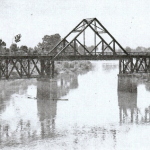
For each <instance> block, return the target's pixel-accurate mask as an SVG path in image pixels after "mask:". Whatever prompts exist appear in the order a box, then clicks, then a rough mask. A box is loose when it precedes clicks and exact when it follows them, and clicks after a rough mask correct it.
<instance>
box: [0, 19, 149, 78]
mask: <svg viewBox="0 0 150 150" xmlns="http://www.w3.org/2000/svg"><path fill="white" fill-rule="evenodd" d="M90 42H92V43H93V44H92V46H91V47H90V48H89V47H87V46H86V45H87V43H90ZM78 60H119V73H120V74H131V73H140V72H145V73H148V72H150V53H145V52H130V53H129V52H127V51H126V50H125V49H124V48H123V47H122V46H121V44H120V43H119V42H118V41H117V40H116V39H115V38H114V37H113V35H112V34H111V33H110V32H109V31H108V30H107V29H106V28H105V27H104V26H103V25H102V24H101V22H100V21H99V20H98V19H97V18H87V19H83V20H82V21H81V22H79V24H77V26H75V27H74V28H73V29H72V30H71V31H70V32H69V33H68V34H67V35H66V36H65V37H64V38H63V39H62V40H61V41H60V42H59V43H58V44H57V45H56V46H55V47H54V48H53V49H51V50H49V51H48V52H45V53H29V52H28V53H20V52H18V53H17V52H16V53H11V54H10V53H1V54H0V78H1V79H9V78H13V77H14V76H15V77H16V76H17V77H18V78H24V77H25V78H32V77H44V76H47V77H53V76H54V66H55V61H78Z"/></svg>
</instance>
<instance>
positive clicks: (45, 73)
mask: <svg viewBox="0 0 150 150" xmlns="http://www.w3.org/2000/svg"><path fill="white" fill-rule="evenodd" d="M54 66H55V65H54V61H51V60H50V59H47V60H44V59H41V77H52V78H53V77H54Z"/></svg>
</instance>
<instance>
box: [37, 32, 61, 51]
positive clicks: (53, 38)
mask: <svg viewBox="0 0 150 150" xmlns="http://www.w3.org/2000/svg"><path fill="white" fill-rule="evenodd" d="M42 40H43V41H42V43H38V45H37V48H38V51H40V50H41V51H42V50H46V51H50V50H51V49H53V48H54V47H55V45H57V43H58V42H59V41H60V40H61V36H60V35H59V34H55V35H45V36H44V37H43V38H42Z"/></svg>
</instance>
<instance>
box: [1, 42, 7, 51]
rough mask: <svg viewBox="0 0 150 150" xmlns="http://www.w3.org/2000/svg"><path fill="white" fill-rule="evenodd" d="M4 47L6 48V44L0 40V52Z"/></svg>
mask: <svg viewBox="0 0 150 150" xmlns="http://www.w3.org/2000/svg"><path fill="white" fill-rule="evenodd" d="M5 46H6V43H5V42H4V41H2V39H0V52H3V51H4V48H5Z"/></svg>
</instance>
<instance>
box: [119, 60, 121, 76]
mask: <svg viewBox="0 0 150 150" xmlns="http://www.w3.org/2000/svg"><path fill="white" fill-rule="evenodd" d="M121 62H122V60H121V59H119V74H121Z"/></svg>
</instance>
